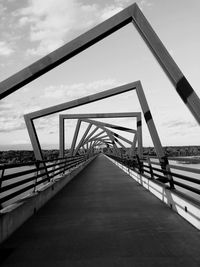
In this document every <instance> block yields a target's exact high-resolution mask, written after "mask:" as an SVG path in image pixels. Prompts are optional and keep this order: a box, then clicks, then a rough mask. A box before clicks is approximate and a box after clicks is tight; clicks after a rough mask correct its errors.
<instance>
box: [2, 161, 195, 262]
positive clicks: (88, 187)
mask: <svg viewBox="0 0 200 267" xmlns="http://www.w3.org/2000/svg"><path fill="white" fill-rule="evenodd" d="M199 247H200V234H199V231H198V230H196V229H195V228H193V227H192V226H191V225H189V224H188V223H187V222H186V221H185V220H184V219H182V218H181V217H179V216H178V215H177V214H175V213H174V212H173V211H171V210H170V208H168V207H167V206H166V205H164V204H163V203H162V202H161V201H159V200H158V199H156V198H155V197H154V196H153V195H152V194H150V193H149V192H147V191H146V190H145V189H144V188H142V187H141V186H140V185H138V184H137V183H136V182H135V181H133V180H132V179H131V178H129V176H128V175H126V174H125V173H124V172H122V171H121V170H120V169H119V168H118V167H116V166H115V165H114V164H113V163H112V162H110V161H109V160H108V159H107V158H106V157H104V156H99V157H98V158H97V159H95V160H94V161H93V162H92V163H91V164H90V165H89V166H88V167H87V168H86V169H85V170H83V171H82V172H81V173H80V174H79V175H78V176H77V178H75V179H74V180H73V181H71V182H70V184H69V185H68V186H66V187H65V188H64V189H63V190H62V191H61V192H60V193H58V195H56V196H55V197H54V198H53V199H52V200H51V201H50V202H49V203H47V204H46V205H45V206H44V207H43V208H42V209H41V210H40V211H38V213H37V214H36V215H35V216H33V217H32V218H31V219H30V220H29V221H27V222H26V223H25V224H24V225H23V226H22V227H21V228H20V229H19V230H18V231H17V232H16V233H15V234H14V235H13V236H12V237H11V238H9V240H7V241H6V242H5V243H4V244H3V245H2V247H1V249H0V253H1V255H2V259H3V258H4V259H3V262H2V263H1V266H2V267H3V266H15V267H17V266H20V267H23V266H26V267H27V266H29V267H30V266H48V267H49V266H54V267H55V266H56V267H60V266H62V267H63V266H73V267H76V266H85V267H90V266H92V267H94V266H109V267H110V266H120V267H121V266H131V267H132V266H134V267H137V266H145V267H147V266H148V267H150V266H153V267H155V266H165V267H166V266H170V267H171V266H173V267H175V266H181V267H183V266H190V267H193V266H200V254H199Z"/></svg>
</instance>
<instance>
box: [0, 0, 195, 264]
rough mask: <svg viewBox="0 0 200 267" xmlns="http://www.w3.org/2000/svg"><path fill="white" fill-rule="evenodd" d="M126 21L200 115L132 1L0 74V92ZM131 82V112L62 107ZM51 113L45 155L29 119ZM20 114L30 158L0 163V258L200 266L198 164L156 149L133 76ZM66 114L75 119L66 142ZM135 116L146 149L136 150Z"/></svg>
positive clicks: (140, 143)
mask: <svg viewBox="0 0 200 267" xmlns="http://www.w3.org/2000/svg"><path fill="white" fill-rule="evenodd" d="M128 23H133V25H134V26H136V28H137V30H138V31H139V33H140V34H141V36H142V37H143V39H144V40H145V42H146V43H147V44H148V46H149V47H150V49H151V51H152V52H153V54H154V55H155V57H156V59H157V60H158V62H159V63H160V65H161V66H162V68H163V70H164V71H165V72H166V73H167V75H168V77H169V79H170V80H171V81H172V83H173V85H174V87H175V90H176V91H177V93H178V95H179V96H180V97H181V99H182V100H183V103H184V104H185V105H186V106H187V107H188V108H189V110H190V111H191V113H192V115H193V116H194V118H195V119H196V121H197V122H198V123H200V100H199V98H198V96H197V95H196V93H195V91H194V89H193V88H192V87H191V85H190V84H189V82H188V81H187V79H186V78H185V76H184V75H183V73H182V72H181V70H180V69H179V68H178V66H177V65H176V63H175V62H174V60H173V59H172V57H171V56H170V54H169V53H168V52H167V50H166V48H165V47H164V45H163V44H162V42H161V41H160V39H159V38H158V36H157V35H156V34H155V32H154V30H153V29H152V27H151V25H150V24H149V23H148V21H147V20H146V18H145V17H144V15H143V14H142V12H141V10H140V9H139V8H138V6H137V5H136V4H133V5H131V6H130V7H128V8H126V9H125V10H123V11H121V12H119V13H118V14H116V15H114V16H113V17H111V18H110V19H108V20H106V21H105V22H103V23H101V24H100V25H98V26H96V27H95V28H93V29H92V30H90V31H88V32H86V33H85V34H83V35H81V36H79V37H78V38H77V39H75V40H73V41H71V42H70V43H68V44H66V45H64V46H63V47H61V48H59V49H58V50H56V51H54V52H52V53H51V54H49V55H47V56H46V57H44V58H42V59H40V60H39V61H37V62H35V63H34V64H32V65H30V66H28V67H27V68H25V69H23V70H21V71H20V72H18V73H16V74H15V75H13V76H12V77H10V78H8V79H7V80H5V81H3V82H1V83H0V97H1V99H2V98H4V97H6V96H8V95H9V94H11V93H13V92H14V91H15V90H18V89H19V88H21V87H22V86H24V85H26V84H28V83H29V82H31V81H33V80H34V79H36V78H38V77H39V76H41V75H43V74H44V73H46V72H47V71H49V70H51V69H53V68H54V67H56V66H58V65H59V64H61V63H63V62H64V61H66V60H68V59H69V58H71V57H73V56H75V55H76V54H78V53H80V52H81V51H83V50H85V49H87V48H88V47H89V46H91V45H93V44H94V43H96V42H98V41H99V40H101V39H103V38H105V37H106V36H108V35H110V34H112V33H113V32H115V31H117V30H118V29H119V28H121V27H123V26H125V25H127V24H128ZM131 90H133V91H135V92H136V94H135V96H136V97H137V98H138V100H139V103H140V106H141V110H139V111H138V110H137V111H135V110H133V112H118V111H117V112H113V113H105V112H104V113H103V112H101V113H95V112H94V113H89V114H88V113H64V112H65V111H67V110H68V112H69V110H70V109H73V108H75V107H79V106H84V105H87V104H89V103H92V102H96V101H100V100H102V99H106V98H111V97H113V96H115V95H120V94H123V93H126V92H129V91H131ZM102 110H103V108H102ZM56 113H57V114H58V121H59V129H58V132H59V156H58V157H54V156H53V155H52V158H51V159H47V160H46V159H44V157H43V151H42V149H41V144H40V141H39V138H38V134H37V131H36V127H35V124H34V122H35V120H37V119H38V118H42V117H45V116H49V115H51V114H56ZM112 118H129V119H131V118H132V119H133V124H132V125H133V127H129V126H124V125H120V124H118V123H117V124H116V123H113V122H111V121H109V122H108V121H106V120H107V119H112ZM24 119H25V123H26V126H27V130H28V133H29V136H30V141H31V144H32V148H33V152H34V156H35V160H34V161H30V162H26V163H20V164H2V165H0V170H1V173H0V174H1V176H0V178H1V179H0V205H1V206H0V242H1V245H0V264H1V266H20V267H21V266H29V265H30V266H73V267H76V266H104V265H105V266H200V254H199V245H200V232H199V230H200V198H199V195H200V178H199V177H200V170H199V169H197V168H189V167H186V166H182V165H180V164H177V159H176V158H172V157H171V158H170V157H168V156H167V155H166V153H165V151H164V149H163V146H162V144H161V141H160V138H159V134H158V131H157V129H156V125H155V123H154V119H153V116H152V113H151V111H150V108H149V105H148V101H147V98H146V96H145V88H143V86H142V83H141V81H139V80H138V81H134V82H131V83H128V84H125V85H122V86H118V87H115V88H111V89H109V90H105V91H102V92H99V93H96V94H92V95H89V96H87V97H82V98H79V99H76V100H73V101H69V102H64V103H62V104H59V105H55V106H51V107H48V108H45V109H42V110H38V111H35V112H32V113H29V114H25V115H24ZM66 120H76V127H75V130H74V136H73V139H72V142H71V146H70V147H69V148H66V140H65V139H66V138H67V137H66V136H67V134H66V133H65V131H66V132H67V130H68V129H67V128H66V125H65V121H66ZM143 120H144V121H145V123H146V125H147V128H148V130H149V133H150V136H151V139H152V142H153V145H154V150H155V155H151V154H145V153H144V148H143V135H142V127H143ZM179 160H181V159H180V158H179ZM182 160H184V159H182ZM187 160H188V161H189V159H187Z"/></svg>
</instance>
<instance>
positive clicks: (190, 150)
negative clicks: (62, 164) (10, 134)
mask: <svg viewBox="0 0 200 267" xmlns="http://www.w3.org/2000/svg"><path fill="white" fill-rule="evenodd" d="M164 151H165V154H166V155H167V156H169V157H177V156H183V157H184V156H199V155H200V146H167V147H164ZM143 152H144V155H151V156H154V155H156V152H155V148H154V147H144V149H143ZM42 153H43V157H44V160H51V159H56V158H58V157H59V150H57V149H53V150H43V151H42ZM34 160H35V157H34V153H33V151H29V150H9V151H0V164H5V163H27V162H30V161H34Z"/></svg>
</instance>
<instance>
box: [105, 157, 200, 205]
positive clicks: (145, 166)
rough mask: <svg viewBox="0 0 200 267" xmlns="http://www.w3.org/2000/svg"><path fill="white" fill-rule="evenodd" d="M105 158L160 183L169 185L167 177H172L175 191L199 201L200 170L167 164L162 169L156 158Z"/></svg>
mask: <svg viewBox="0 0 200 267" xmlns="http://www.w3.org/2000/svg"><path fill="white" fill-rule="evenodd" d="M107 156H109V157H111V158H113V159H114V160H116V161H118V162H119V163H121V164H123V165H125V166H127V167H128V168H130V169H132V170H134V171H135V172H137V173H139V174H142V175H143V176H144V177H146V178H148V179H151V180H155V181H159V182H162V183H168V182H169V183H170V182H171V180H169V177H172V179H173V184H174V186H175V189H176V190H177V191H180V192H182V193H184V194H186V195H189V196H190V197H193V198H195V199H196V200H199V201H200V197H199V195H200V169H197V168H190V167H185V166H178V165H174V164H169V165H168V168H167V169H164V168H163V166H161V164H160V162H159V160H158V158H156V157H146V158H143V159H139V158H138V157H134V158H132V159H128V158H119V157H116V156H113V155H107ZM168 160H175V158H170V157H169V158H168ZM187 161H190V159H187ZM191 161H192V159H191ZM194 176H196V177H194ZM182 189H184V190H182ZM191 192H192V194H191Z"/></svg>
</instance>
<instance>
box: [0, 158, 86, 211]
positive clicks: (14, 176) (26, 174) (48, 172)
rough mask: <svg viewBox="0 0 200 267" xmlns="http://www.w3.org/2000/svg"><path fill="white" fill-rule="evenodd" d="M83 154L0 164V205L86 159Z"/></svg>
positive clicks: (51, 179)
mask: <svg viewBox="0 0 200 267" xmlns="http://www.w3.org/2000/svg"><path fill="white" fill-rule="evenodd" d="M87 159H88V157H86V156H85V155H81V156H74V157H66V158H57V159H54V160H43V161H34V162H28V163H20V164H3V165H0V207H1V208H3V207H5V206H7V205H8V204H11V203H14V202H16V201H17V200H19V199H21V198H22V197H24V196H27V195H28V194H30V193H34V192H36V191H37V189H38V188H39V187H41V186H43V185H46V184H47V183H49V182H51V181H53V180H54V179H55V178H58V177H59V176H62V175H63V174H64V173H65V172H66V171H69V170H71V169H72V168H74V167H76V166H77V165H79V164H81V163H83V162H84V161H86V160H87Z"/></svg>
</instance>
